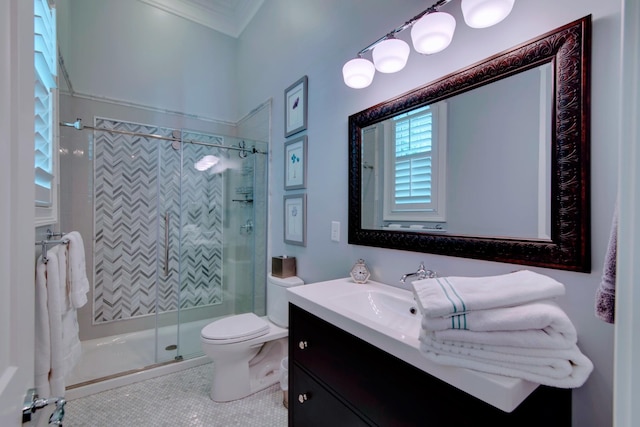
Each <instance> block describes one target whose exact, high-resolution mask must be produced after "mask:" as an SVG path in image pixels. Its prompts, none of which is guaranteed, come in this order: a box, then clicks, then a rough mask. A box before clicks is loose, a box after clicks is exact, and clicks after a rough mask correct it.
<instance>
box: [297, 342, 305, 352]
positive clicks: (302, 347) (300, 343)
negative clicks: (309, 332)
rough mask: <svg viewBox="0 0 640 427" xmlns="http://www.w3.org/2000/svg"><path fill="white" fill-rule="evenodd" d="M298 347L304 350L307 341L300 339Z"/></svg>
mask: <svg viewBox="0 0 640 427" xmlns="http://www.w3.org/2000/svg"><path fill="white" fill-rule="evenodd" d="M298 347H300V350H304V349H305V348H307V342H306V341H300V342H299V343H298Z"/></svg>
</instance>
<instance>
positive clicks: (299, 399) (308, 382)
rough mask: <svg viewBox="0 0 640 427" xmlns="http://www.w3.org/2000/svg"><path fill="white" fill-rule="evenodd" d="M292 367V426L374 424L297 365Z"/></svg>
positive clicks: (290, 416)
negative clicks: (358, 414)
mask: <svg viewBox="0 0 640 427" xmlns="http://www.w3.org/2000/svg"><path fill="white" fill-rule="evenodd" d="M292 368H293V371H292V372H293V378H294V380H293V385H292V387H291V388H290V390H291V392H290V393H289V425H290V426H296V427H298V426H304V427H314V426H318V427H326V426H327V425H334V426H340V427H342V426H344V427H351V426H353V427H360V426H370V425H372V424H368V423H366V422H365V421H364V420H362V419H361V418H360V417H358V416H357V415H356V414H355V413H354V412H352V411H351V410H350V409H349V408H348V407H347V406H346V405H344V404H343V403H342V402H340V400H338V399H336V398H335V397H334V396H333V395H332V394H331V393H330V392H329V391H327V389H325V388H324V387H323V386H322V385H320V384H319V383H318V382H316V381H314V380H313V379H312V378H311V377H309V376H308V375H307V374H306V373H305V372H304V371H302V370H301V369H300V368H299V367H298V366H297V365H296V364H293V365H292ZM330 420H333V422H331V421H330ZM328 423H330V424H328Z"/></svg>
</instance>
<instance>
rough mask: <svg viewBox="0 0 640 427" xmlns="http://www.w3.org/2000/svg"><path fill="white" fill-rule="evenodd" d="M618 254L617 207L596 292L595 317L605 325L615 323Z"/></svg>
mask: <svg viewBox="0 0 640 427" xmlns="http://www.w3.org/2000/svg"><path fill="white" fill-rule="evenodd" d="M617 253H618V205H617V204H616V207H615V208H614V212H613V220H612V223H611V231H610V234H609V244H608V246H607V252H606V254H605V258H604V266H603V269H602V280H601V281H600V286H598V289H597V290H596V304H595V306H596V307H595V309H596V317H598V318H599V319H600V320H603V321H605V322H607V323H615V314H616V268H617Z"/></svg>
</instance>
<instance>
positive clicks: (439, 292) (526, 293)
mask: <svg viewBox="0 0 640 427" xmlns="http://www.w3.org/2000/svg"><path fill="white" fill-rule="evenodd" d="M412 290H413V293H414V296H415V299H416V302H417V303H418V307H419V309H420V311H421V312H422V313H423V315H425V316H428V317H439V316H450V315H457V314H462V313H465V312H468V311H471V310H484V309H490V308H498V307H509V306H514V305H518V304H524V303H528V302H533V301H538V300H543V299H548V298H552V297H555V296H559V295H563V294H564V292H565V289H564V285H563V284H562V283H560V282H557V281H556V280H554V279H552V278H551V277H548V276H544V275H542V274H538V273H535V272H533V271H529V270H521V271H516V272H514V273H508V274H503V275H499V276H488V277H454V276H450V277H437V278H434V279H424V280H416V281H415V282H413V283H412Z"/></svg>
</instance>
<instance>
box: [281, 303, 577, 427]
mask: <svg viewBox="0 0 640 427" xmlns="http://www.w3.org/2000/svg"><path fill="white" fill-rule="evenodd" d="M479 423H487V424H489V425H492V426H494V427H495V426H505V427H506V426H509V427H513V426H517V427H521V426H545V427H552V426H570V425H571V390H569V389H559V388H553V387H545V386H540V387H538V388H537V389H536V390H535V391H534V392H533V393H532V394H531V395H530V396H529V397H528V398H527V399H526V400H525V401H524V402H522V403H521V404H520V405H519V406H518V407H517V408H516V409H515V410H514V411H513V412H511V413H506V412H503V411H501V410H500V409H497V408H495V407H493V406H491V405H489V404H487V403H485V402H483V401H481V400H479V399H477V398H475V397H473V396H471V395H469V394H467V393H465V392H463V391H461V390H459V389H457V388H455V387H453V386H450V385H449V384H447V383H445V382H443V381H441V380H439V379H437V378H435V377H433V376H431V375H429V374H427V373H425V372H423V371H421V370H420V369H418V368H416V367H414V366H412V365H409V364H408V363H406V362H404V361H402V360H400V359H398V358H396V357H395V356H393V355H391V354H389V353H387V352H385V351H383V350H380V349H379V348H377V347H375V346H373V345H371V344H369V343H367V342H365V341H363V340H361V339H359V338H357V337H355V336H354V335H351V334H349V333H347V332H345V331H344V330H342V329H340V328H337V327H335V326H333V325H332V324H330V323H328V322H326V321H324V320H322V319H320V318H318V317H316V316H314V315H312V314H310V313H308V312H307V311H305V310H303V309H301V308H299V307H297V306H295V305H293V304H291V305H290V307H289V426H296V427H314V426H323V427H324V426H329V427H345V426H385V427H386V426H393V427H396V426H434V427H439V426H447V427H448V426H452V425H455V426H476V425H478V424H479Z"/></svg>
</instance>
